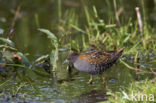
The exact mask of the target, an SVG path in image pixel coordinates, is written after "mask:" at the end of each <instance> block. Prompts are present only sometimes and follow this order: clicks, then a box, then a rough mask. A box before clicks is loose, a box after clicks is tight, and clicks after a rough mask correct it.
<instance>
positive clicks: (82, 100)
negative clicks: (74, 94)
mask: <svg viewBox="0 0 156 103" xmlns="http://www.w3.org/2000/svg"><path fill="white" fill-rule="evenodd" d="M107 100H108V95H107V94H106V91H105V90H94V89H93V90H91V91H90V92H88V93H84V94H82V95H80V96H79V98H78V99H77V100H74V101H73V102H72V103H96V102H100V101H107Z"/></svg>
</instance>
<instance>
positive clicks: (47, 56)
mask: <svg viewBox="0 0 156 103" xmlns="http://www.w3.org/2000/svg"><path fill="white" fill-rule="evenodd" d="M47 58H49V55H43V56H41V57H39V58H37V59H36V60H35V62H34V63H38V62H40V61H42V60H45V59H47Z"/></svg>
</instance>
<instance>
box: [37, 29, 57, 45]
mask: <svg viewBox="0 0 156 103" xmlns="http://www.w3.org/2000/svg"><path fill="white" fill-rule="evenodd" d="M38 30H39V31H41V32H43V33H45V34H47V36H48V38H50V39H51V40H52V42H53V43H54V46H55V47H56V46H58V39H57V37H56V36H55V35H54V34H53V33H52V32H50V31H49V30H47V29H38Z"/></svg>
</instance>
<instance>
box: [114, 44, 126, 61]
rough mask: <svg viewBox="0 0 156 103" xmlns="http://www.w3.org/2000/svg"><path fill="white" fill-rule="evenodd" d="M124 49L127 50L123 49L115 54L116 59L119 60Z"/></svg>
mask: <svg viewBox="0 0 156 103" xmlns="http://www.w3.org/2000/svg"><path fill="white" fill-rule="evenodd" d="M124 49H125V47H123V48H121V49H119V50H117V51H116V53H115V54H116V55H115V58H116V59H118V58H119V57H120V56H121V55H122V52H123V50H124Z"/></svg>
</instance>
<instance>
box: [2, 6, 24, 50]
mask: <svg viewBox="0 0 156 103" xmlns="http://www.w3.org/2000/svg"><path fill="white" fill-rule="evenodd" d="M20 9H21V6H18V7H17V9H16V13H15V16H14V18H13V21H12V23H11V28H10V32H9V34H8V37H7V39H8V40H11V37H12V36H13V32H14V27H15V24H16V20H17V18H18V16H19V12H20ZM5 45H6V46H7V45H8V44H7V43H6V44H5ZM5 50H6V48H3V51H5Z"/></svg>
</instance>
